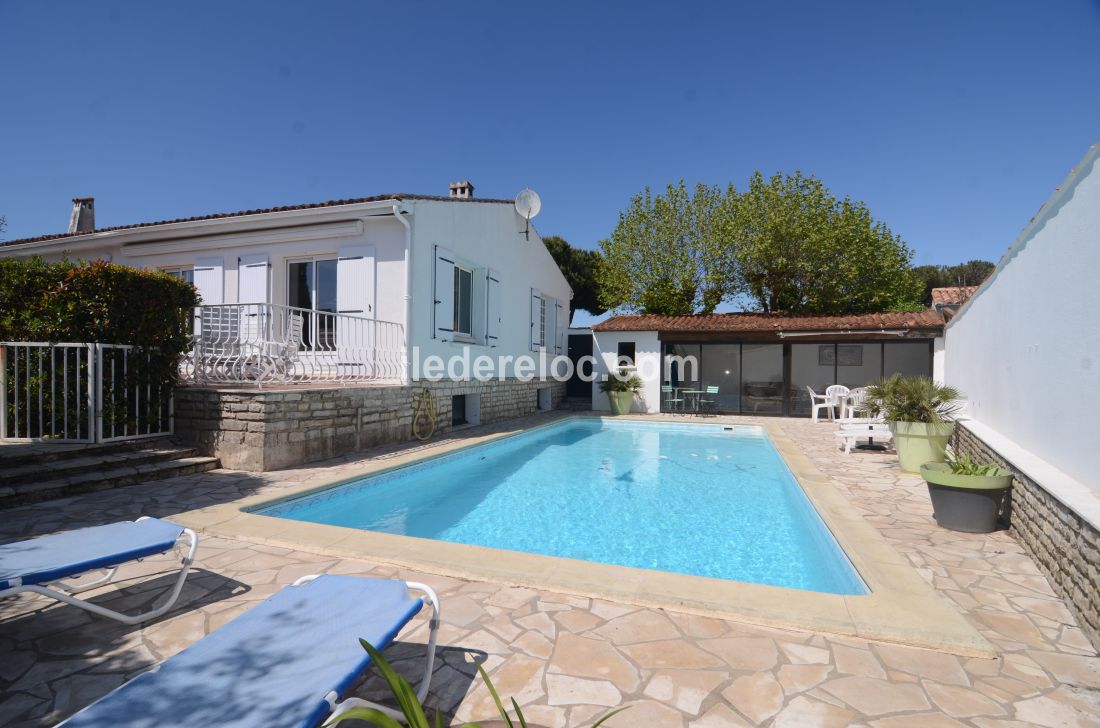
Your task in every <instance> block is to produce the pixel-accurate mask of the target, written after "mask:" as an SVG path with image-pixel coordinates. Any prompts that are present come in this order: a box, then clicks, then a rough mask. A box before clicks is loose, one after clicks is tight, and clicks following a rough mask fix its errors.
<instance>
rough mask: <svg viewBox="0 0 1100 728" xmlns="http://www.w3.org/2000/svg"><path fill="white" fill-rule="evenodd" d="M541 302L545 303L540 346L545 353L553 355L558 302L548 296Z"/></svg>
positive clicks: (555, 347)
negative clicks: (543, 327) (544, 325)
mask: <svg viewBox="0 0 1100 728" xmlns="http://www.w3.org/2000/svg"><path fill="white" fill-rule="evenodd" d="M543 300H545V301H546V330H545V331H544V332H543V337H542V346H543V348H544V349H546V351H547V353H549V354H553V353H555V351H556V349H557V341H558V309H557V305H558V302H557V300H555V299H553V298H550V297H549V296H544V297H543Z"/></svg>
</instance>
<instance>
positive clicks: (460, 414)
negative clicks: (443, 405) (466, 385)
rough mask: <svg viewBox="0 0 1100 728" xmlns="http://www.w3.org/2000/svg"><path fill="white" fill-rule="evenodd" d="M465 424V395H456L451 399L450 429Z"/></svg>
mask: <svg viewBox="0 0 1100 728" xmlns="http://www.w3.org/2000/svg"><path fill="white" fill-rule="evenodd" d="M465 424H466V395H465V394H456V395H454V396H452V397H451V427H458V426H459V425H465Z"/></svg>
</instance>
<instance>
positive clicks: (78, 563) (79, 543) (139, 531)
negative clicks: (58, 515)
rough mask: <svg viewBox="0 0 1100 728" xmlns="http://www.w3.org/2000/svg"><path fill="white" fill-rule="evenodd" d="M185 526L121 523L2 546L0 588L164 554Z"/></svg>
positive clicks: (152, 520) (145, 521)
mask: <svg viewBox="0 0 1100 728" xmlns="http://www.w3.org/2000/svg"><path fill="white" fill-rule="evenodd" d="M182 533H183V527H181V526H177V525H175V524H174V523H169V522H168V521H161V520H158V519H156V518H143V519H141V520H140V521H122V522H119V523H110V524H107V525H105V526H92V527H91V528H81V529H78V530H76V531H66V532H64V533H55V534H52V535H49V536H40V537H39V538H33V539H30V540H27V541H19V542H17V543H9V544H4V545H3V546H0V590H2V589H10V588H12V587H17V586H27V585H31V584H48V583H49V582H51V581H56V580H58V579H64V578H66V577H70V576H76V575H77V574H83V573H84V572H86V571H92V570H94V569H105V568H109V567H112V566H118V565H119V564H123V563H125V562H127V561H133V560H134V559H141V558H144V557H146V556H153V555H155V554H161V553H164V552H165V551H167V550H168V549H170V548H172V547H173V546H174V545H175V543H176V539H178V538H179V537H180V534H182Z"/></svg>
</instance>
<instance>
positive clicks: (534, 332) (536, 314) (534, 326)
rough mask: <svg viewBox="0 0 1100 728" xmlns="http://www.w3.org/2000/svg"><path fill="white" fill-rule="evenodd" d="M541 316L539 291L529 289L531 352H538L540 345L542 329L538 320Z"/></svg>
mask: <svg viewBox="0 0 1100 728" xmlns="http://www.w3.org/2000/svg"><path fill="white" fill-rule="evenodd" d="M541 315H542V294H541V293H539V289H537V288H532V289H531V351H538V350H539V346H541V345H542V341H541V336H542V328H541V326H540V323H541V321H540V318H541Z"/></svg>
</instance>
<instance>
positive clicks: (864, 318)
mask: <svg viewBox="0 0 1100 728" xmlns="http://www.w3.org/2000/svg"><path fill="white" fill-rule="evenodd" d="M592 329H593V330H594V331H597V332H600V331H658V332H668V333H672V332H700V333H703V332H706V333H775V334H779V333H789V332H798V331H840V332H846V331H853V332H854V331H863V332H867V333H878V332H882V331H897V330H903V329H904V330H912V329H916V330H921V331H930V332H936V333H938V332H940V331H942V330H943V317H942V316H941V315H940V314H939V312H938V311H936V310H935V309H927V310H924V311H916V312H883V313H862V314H846V315H840V314H838V315H796V314H784V313H710V314H693V315H688V316H658V315H654V314H624V315H620V316H612V317H611V318H609V319H608V320H606V321H604V322H602V323H599V324H596V325H595V326H593V327H592Z"/></svg>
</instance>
